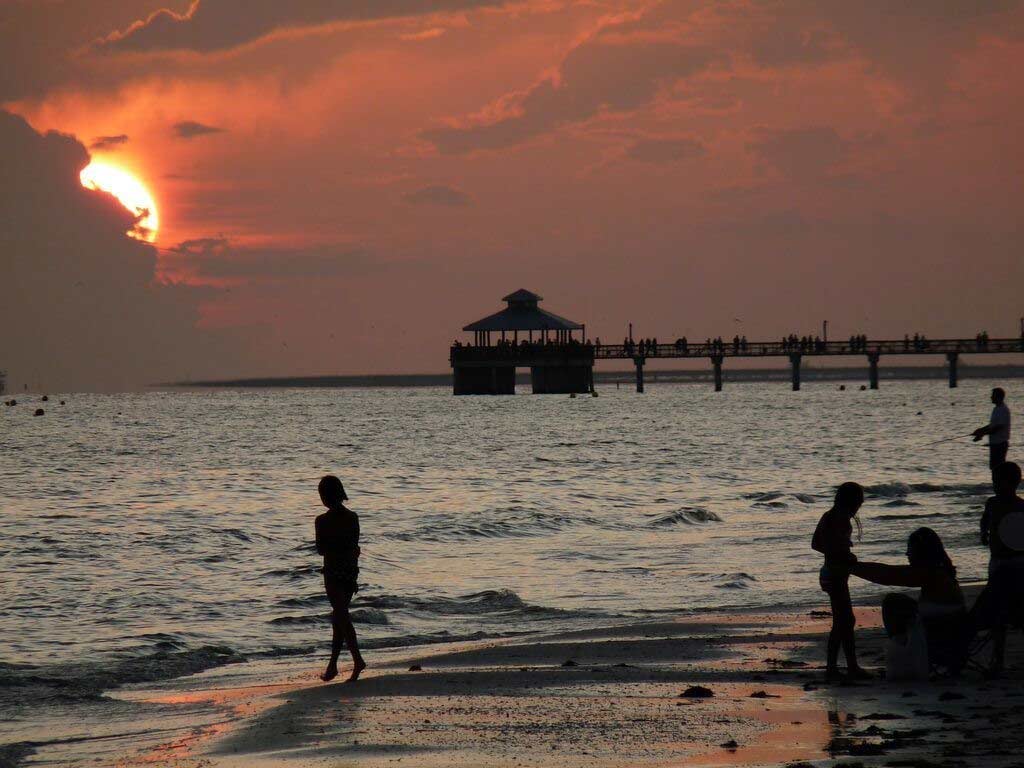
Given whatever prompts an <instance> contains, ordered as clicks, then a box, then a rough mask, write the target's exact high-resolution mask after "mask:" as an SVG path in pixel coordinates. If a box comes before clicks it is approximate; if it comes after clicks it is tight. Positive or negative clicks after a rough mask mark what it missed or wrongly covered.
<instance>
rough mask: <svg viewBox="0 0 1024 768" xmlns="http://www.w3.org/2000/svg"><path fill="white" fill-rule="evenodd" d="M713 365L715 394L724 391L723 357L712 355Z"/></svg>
mask: <svg viewBox="0 0 1024 768" xmlns="http://www.w3.org/2000/svg"><path fill="white" fill-rule="evenodd" d="M711 364H712V365H714V366H715V392H721V391H722V355H712V356H711Z"/></svg>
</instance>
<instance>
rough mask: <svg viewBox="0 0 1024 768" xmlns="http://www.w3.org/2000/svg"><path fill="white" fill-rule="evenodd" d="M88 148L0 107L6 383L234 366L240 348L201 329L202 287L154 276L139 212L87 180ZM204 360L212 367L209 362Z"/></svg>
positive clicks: (81, 383) (181, 374)
mask: <svg viewBox="0 0 1024 768" xmlns="http://www.w3.org/2000/svg"><path fill="white" fill-rule="evenodd" d="M88 162H89V154H88V152H87V151H86V149H85V147H84V146H82V144H81V143H79V142H78V141H77V140H76V139H75V138H73V137H71V136H66V135H63V134H59V133H55V132H50V133H47V134H40V133H38V132H36V131H35V130H34V129H33V128H32V127H31V126H30V125H29V124H28V123H26V122H25V121H24V120H23V119H22V118H21V117H18V116H17V115H13V114H11V113H9V112H4V111H2V110H0V167H2V168H3V169H4V184H3V186H2V188H0V269H2V275H0V327H3V328H4V329H5V332H4V343H3V346H2V352H0V368H4V369H6V370H7V372H8V374H9V376H10V380H11V384H12V386H13V387H17V388H20V387H21V384H22V383H27V384H28V385H29V387H30V388H32V389H47V390H51V391H70V390H118V389H132V388H137V387H140V386H144V385H146V384H150V383H154V382H159V381H165V380H169V379H180V378H188V377H191V376H193V375H205V374H206V373H208V372H210V371H211V370H213V364H214V363H215V364H216V368H217V370H224V369H225V368H232V367H234V366H233V365H232V361H236V360H237V359H238V355H237V350H236V349H235V348H233V347H232V345H230V344H228V343H226V340H225V339H218V338H216V337H214V336H213V335H212V334H209V333H205V332H202V331H199V330H197V328H196V323H197V318H198V309H199V302H200V301H201V299H202V298H203V292H202V291H200V290H198V289H195V288H189V287H185V286H178V285H167V284H163V283H160V282H158V281H157V280H156V277H155V274H156V263H157V251H156V249H155V248H154V247H152V246H151V245H148V244H146V243H143V242H140V241H137V240H134V239H132V238H130V237H128V236H127V235H126V234H125V233H126V232H127V231H128V230H129V229H131V227H132V225H133V224H134V219H133V216H132V214H131V213H129V212H128V211H127V210H126V209H125V208H124V207H123V206H122V205H121V204H120V203H118V202H117V200H115V199H114V198H113V197H112V196H110V195H108V194H105V193H103V192H98V191H94V190H88V189H85V188H84V187H82V185H81V184H80V182H79V179H78V175H79V173H80V171H81V169H82V168H84V167H85V166H86V165H87V164H88ZM204 363H206V364H209V365H210V367H207V365H206V364H204Z"/></svg>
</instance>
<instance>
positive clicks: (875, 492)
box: [864, 482, 992, 499]
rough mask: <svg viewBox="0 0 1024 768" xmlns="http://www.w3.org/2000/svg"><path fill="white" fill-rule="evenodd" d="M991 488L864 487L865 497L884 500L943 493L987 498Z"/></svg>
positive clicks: (964, 485) (965, 485)
mask: <svg viewBox="0 0 1024 768" xmlns="http://www.w3.org/2000/svg"><path fill="white" fill-rule="evenodd" d="M991 492H992V486H991V485H990V484H988V483H952V484H950V485H937V484H935V483H899V482H894V483H877V484H876V485H868V486H865V487H864V493H865V495H867V496H877V497H880V498H884V499H892V498H901V497H903V496H909V495H911V494H914V493H944V494H948V495H951V496H987V495H989V494H991Z"/></svg>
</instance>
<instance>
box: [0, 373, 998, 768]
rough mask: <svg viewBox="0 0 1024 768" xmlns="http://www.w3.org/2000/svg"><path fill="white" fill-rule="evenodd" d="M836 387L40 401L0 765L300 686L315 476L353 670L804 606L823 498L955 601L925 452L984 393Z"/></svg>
mask: <svg viewBox="0 0 1024 768" xmlns="http://www.w3.org/2000/svg"><path fill="white" fill-rule="evenodd" d="M858 385H859V383H858V382H850V383H848V384H847V386H846V389H845V391H840V390H839V385H838V383H835V382H829V383H820V384H814V383H811V384H808V385H806V386H805V388H804V391H802V392H791V391H789V388H788V387H787V386H785V385H783V384H780V383H748V384H728V383H727V388H726V390H725V391H724V392H720V393H715V392H712V391H711V389H710V387H708V386H707V385H671V384H655V385H652V386H650V387H649V388H648V391H647V392H646V393H645V394H642V395H640V394H637V393H635V392H633V391H631V389H628V388H626V387H622V388H621V389H616V388H614V387H612V386H604V387H600V388H599V390H598V391H599V394H600V396H599V397H595V398H592V397H589V396H579V397H576V398H570V397H568V396H558V395H548V396H528V395H526V394H522V395H520V396H516V397H495V398H492V397H453V396H452V395H451V394H450V392H449V391H448V390H446V389H445V390H443V389H336V390H322V389H292V390H250V391H173V392H150V393H145V394H128V395H55V396H52V397H51V399H50V401H49V403H47V404H45V408H46V415H45V416H43V417H33V415H32V412H33V411H34V409H35V408H36V407H38V406H37V404H36V403H35V402H34V400H35V399H37V398H24V399H23V401H22V403H21V404H19V405H18V406H16V407H14V408H4V409H3V410H2V411H0V574H2V583H3V590H2V591H3V596H2V611H0V722H3V721H6V723H7V724H6V725H4V726H0V743H2V742H3V741H5V740H7V741H11V740H14V739H15V736H16V735H17V734H21V735H24V734H25V733H27V732H31V725H32V723H33V722H41V721H42V720H44V719H47V718H53V717H55V716H57V715H59V713H61V712H63V711H64V710H66V709H67V708H69V707H72V708H73V707H86V706H88V707H91V709H89V712H90V713H91V714H90V716H91V717H96V712H97V711H100V712H102V707H104V706H108V707H110V713H111V714H110V717H115V718H126V717H130V708H129V709H128V710H126V709H125V708H126V707H129V704H127V703H126V702H123V701H117V702H115V701H114V700H113V699H109V698H108V697H106V696H105V695H104V694H105V693H106V692H109V691H111V690H117V689H118V688H119V687H120V686H124V685H126V684H129V683H138V682H144V681H152V680H161V679H169V678H174V677H178V676H183V675H188V674H191V673H194V672H198V671H200V670H204V669H208V668H211V667H217V666H219V665H226V664H231V663H235V662H240V661H243V660H252V659H259V658H273V657H277V656H290V655H297V656H303V655H307V654H311V653H313V652H317V653H318V656H317V660H316V662H315V665H319V664H321V663H322V658H321V657H322V656H323V654H324V653H325V651H326V648H327V644H328V641H329V640H328V639H329V634H330V624H329V606H328V604H327V601H326V599H325V598H324V596H323V589H322V581H321V579H322V576H321V573H320V560H319V558H318V556H317V554H316V551H315V549H314V546H313V518H314V517H315V515H317V514H318V513H319V512H321V511H322V508H321V507H320V505H319V499H318V496H317V491H316V485H317V481H318V480H319V478H320V476H321V475H323V474H325V473H334V474H337V475H338V476H339V477H341V478H342V480H343V481H344V483H345V487H346V489H347V491H348V495H349V497H350V506H351V508H352V509H354V510H355V511H356V512H358V513H359V515H360V519H361V523H362V532H363V534H362V548H363V558H362V561H361V568H362V571H361V575H360V585H361V586H360V591H359V593H358V595H357V597H356V599H355V601H354V604H353V607H354V616H355V621H356V622H357V629H358V631H359V634H360V636H361V638H362V640H363V643H364V646H365V647H366V648H367V649H368V650H369V654H368V655H371V656H372V651H373V649H375V648H383V647H388V646H392V647H397V646H414V645H421V644H430V643H444V642H450V641H454V640H460V639H473V638H486V637H508V636H516V635H519V634H528V633H535V632H541V631H552V630H557V629H569V628H577V627H585V626H593V625H599V624H609V623H618V622H625V621H630V620H637V619H643V618H645V617H651V616H655V615H660V616H664V615H672V614H675V613H687V612H691V613H692V612H704V611H712V610H716V609H718V610H721V609H736V608H754V609H757V610H772V609H775V608H779V607H795V608H799V607H802V606H815V607H817V606H819V605H823V604H824V603H825V600H824V596H823V595H822V594H821V593H820V592H819V591H818V586H817V570H818V567H819V565H820V562H819V558H818V556H817V555H816V554H815V553H813V552H812V551H811V550H810V536H811V532H812V531H813V529H814V525H815V523H816V521H817V519H818V517H819V516H820V514H821V513H822V512H824V511H825V510H826V509H827V508H828V507H829V504H830V501H831V496H832V493H833V489H834V487H835V486H836V485H837V484H838V483H840V482H842V481H844V480H856V481H858V482H860V483H862V484H863V485H864V486H865V487H866V490H867V503H866V504H865V507H864V509H863V510H862V513H861V517H862V519H863V524H864V536H863V540H862V541H860V542H856V544H855V552H856V553H857V554H858V556H859V557H860V558H861V559H877V560H882V561H887V562H894V563H899V562H905V557H904V552H905V547H906V539H907V535H908V534H909V533H910V532H911V531H913V530H914V529H915V528H917V527H919V526H922V525H927V526H930V527H932V528H934V529H935V530H936V531H938V532H939V534H940V535H941V536H942V538H943V540H944V541H945V543H946V546H947V548H948V549H949V551H950V554H951V555H952V557H953V559H954V561H955V563H956V565H957V566H958V568H959V570H960V575H961V578H962V579H972V578H983V575H984V571H985V563H986V560H987V553H986V551H985V550H984V549H983V548H982V547H980V545H979V542H978V518H979V515H980V512H981V507H982V505H983V502H984V498H985V496H986V495H987V494H988V493H989V482H988V479H989V472H988V467H987V452H986V449H985V447H984V446H983V445H980V444H974V443H972V442H971V441H970V440H969V439H964V440H961V441H958V442H951V443H946V444H940V445H933V446H929V445H927V443H929V442H930V441H933V440H936V439H938V438H942V437H946V436H952V435H957V434H963V433H967V432H969V431H970V430H971V429H973V428H975V427H977V426H980V425H982V424H984V423H986V421H987V417H988V414H989V408H990V406H989V405H988V391H989V388H990V383H988V382H975V381H967V382H964V383H963V385H962V386H961V387H960V388H959V389H957V390H950V389H948V388H946V386H945V384H944V383H943V382H937V381H915V382H883V388H882V389H881V390H879V391H860V390H859V386H858ZM1014 389H1015V388H1014V387H1013V386H1010V387H1009V392H1010V398H1009V400H1010V403H1011V407H1012V403H1013V392H1014ZM60 399H65V400H66V401H67V404H66V405H63V406H61V405H59V404H58V401H59V400H60ZM29 400H31V401H32V402H27V401H29ZM1011 458H1013V457H1012V456H1011ZM853 591H854V599H855V601H856V602H860V603H871V602H872V601H874V602H877V595H878V588H876V587H872V586H871V585H867V584H864V583H862V582H857V581H856V580H855V581H854V582H853ZM310 661H311V664H314V662H313V661H312V658H311V660H310ZM97 708H99V710H97ZM4 729H6V731H7V733H8V738H7V739H5V738H4ZM11 734H14V735H11ZM12 749H13V748H12ZM12 754H14V753H13V752H12ZM0 757H2V752H0Z"/></svg>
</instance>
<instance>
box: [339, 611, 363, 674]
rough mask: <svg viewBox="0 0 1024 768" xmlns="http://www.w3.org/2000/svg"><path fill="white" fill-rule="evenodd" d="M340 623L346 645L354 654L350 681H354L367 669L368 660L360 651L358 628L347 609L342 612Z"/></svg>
mask: <svg viewBox="0 0 1024 768" xmlns="http://www.w3.org/2000/svg"><path fill="white" fill-rule="evenodd" d="M339 623H340V624H341V631H342V634H343V635H344V638H345V645H347V646H348V651H349V653H351V654H352V674H351V675H349V677H348V682H350V683H354V682H355V681H356V680H358V679H359V675H360V674H361V673H362V671H363V670H364V669H366V662H365V661H364V660H363V654H361V653H360V652H359V638H357V637H356V628H355V626H354V625H353V624H352V617H351V616H350V615H349V612H348V611H347V610H346V611H345V612H344V613H343V614H342V617H341V621H340V622H339Z"/></svg>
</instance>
